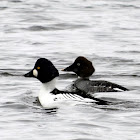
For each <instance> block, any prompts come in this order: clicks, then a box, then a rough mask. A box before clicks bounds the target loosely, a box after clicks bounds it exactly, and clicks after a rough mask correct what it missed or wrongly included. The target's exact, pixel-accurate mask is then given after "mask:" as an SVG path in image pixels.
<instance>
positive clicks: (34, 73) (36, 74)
mask: <svg viewBox="0 0 140 140" xmlns="http://www.w3.org/2000/svg"><path fill="white" fill-rule="evenodd" d="M33 75H34V76H35V77H37V76H38V71H37V70H36V69H34V70H33Z"/></svg>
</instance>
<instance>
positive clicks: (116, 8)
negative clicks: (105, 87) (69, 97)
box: [0, 0, 140, 140]
mask: <svg viewBox="0 0 140 140" xmlns="http://www.w3.org/2000/svg"><path fill="white" fill-rule="evenodd" d="M139 9H140V2H139V0H133V1H132V0H125V1H124V0H117V1H115V0H94V1H93V0H86V1H85V0H71V1H67V0H40V1H34V0H28V1H26V0H1V1H0V19H1V23H0V95H1V98H0V137H1V139H2V140H12V139H13V140H19V139H26V140H32V139H34V140H38V139H42V140H46V139H47V140H52V139H53V140H58V139H61V140H93V139H96V140H103V139H109V140H110V139H111V140H120V139H123V140H130V139H131V140H132V139H135V140H139V137H140V134H139V129H140V83H139V81H140V47H139V46H140V41H139V38H140V35H139V32H140V26H139V23H140V20H139V19H140V14H139V13H140V10H139ZM79 55H83V56H86V57H87V58H88V59H90V60H91V61H92V62H93V64H94V67H95V69H96V72H95V73H94V75H93V76H92V77H91V79H96V80H100V79H102V80H103V79H104V80H108V81H111V82H115V83H118V84H121V85H123V86H125V87H127V88H129V89H130V91H128V92H121V93H112V94H111V93H105V94H102V93H96V94H95V97H98V98H104V99H108V100H109V101H112V102H115V103H116V104H114V105H110V106H98V105H77V106H67V107H63V108H60V109H57V110H44V109H43V108H42V107H41V106H39V105H37V104H35V103H34V102H35V99H36V97H37V95H38V92H39V89H40V85H41V84H40V82H39V81H37V80H36V79H33V78H30V79H29V78H25V77H23V74H25V73H26V72H28V71H29V70H30V69H32V67H33V65H34V63H35V61H36V60H37V59H38V58H40V57H45V58H48V59H50V60H51V61H52V62H53V63H54V64H55V66H56V67H57V68H58V70H59V71H60V70H61V69H63V68H65V67H66V66H68V65H70V64H71V63H72V62H73V61H74V59H75V58H76V57H78V56H79ZM60 74H61V77H60V79H59V83H58V87H59V88H60V89H65V87H66V86H68V85H69V84H70V83H71V82H72V81H73V80H75V79H76V77H75V76H73V75H71V74H69V75H65V74H64V73H63V72H61V71H60Z"/></svg>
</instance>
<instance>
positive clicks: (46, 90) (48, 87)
mask: <svg viewBox="0 0 140 140" xmlns="http://www.w3.org/2000/svg"><path fill="white" fill-rule="evenodd" d="M56 79H57V78H54V79H53V80H51V81H50V82H47V83H42V88H41V90H40V94H51V93H50V92H51V91H53V90H54V89H55V84H56Z"/></svg>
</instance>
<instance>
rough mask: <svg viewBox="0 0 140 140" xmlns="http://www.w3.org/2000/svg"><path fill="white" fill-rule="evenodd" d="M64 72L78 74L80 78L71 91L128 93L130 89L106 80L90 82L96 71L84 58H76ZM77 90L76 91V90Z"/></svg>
mask: <svg viewBox="0 0 140 140" xmlns="http://www.w3.org/2000/svg"><path fill="white" fill-rule="evenodd" d="M63 71H71V72H74V73H76V74H77V75H78V76H79V77H80V78H78V79H77V80H76V81H75V82H74V84H73V85H72V87H71V88H70V89H71V90H72V89H74V90H76V89H78V90H81V91H84V92H91V93H95V92H117V91H127V90H128V89H127V88H125V87H123V86H121V85H118V84H115V83H111V82H108V81H104V80H93V81H91V80H89V76H91V75H92V74H93V72H94V71H95V69H94V67H93V65H92V63H91V62H90V61H89V60H87V59H86V58H85V57H83V56H79V57H78V58H76V60H75V61H74V63H73V64H72V65H70V66H68V67H67V68H65V69H63ZM75 88H76V89H75Z"/></svg>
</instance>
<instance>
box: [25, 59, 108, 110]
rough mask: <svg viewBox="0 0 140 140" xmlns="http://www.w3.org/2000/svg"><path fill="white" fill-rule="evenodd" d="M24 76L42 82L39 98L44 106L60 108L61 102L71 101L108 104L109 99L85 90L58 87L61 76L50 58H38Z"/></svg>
mask: <svg viewBox="0 0 140 140" xmlns="http://www.w3.org/2000/svg"><path fill="white" fill-rule="evenodd" d="M24 76H25V77H35V78H37V79H38V80H39V81H40V82H41V83H42V88H41V90H40V92H39V96H38V99H39V101H40V103H41V105H42V106H43V107H44V108H47V109H51V108H58V107H59V105H60V104H66V103H68V102H69V101H70V102H71V101H78V102H90V103H93V102H96V103H97V104H104V105H105V104H108V102H107V101H104V100H101V99H98V98H94V97H92V96H91V95H90V94H87V93H84V92H68V91H60V90H58V89H56V87H55V82H56V79H57V77H58V76H59V72H58V70H57V69H56V68H55V66H54V65H53V64H52V62H51V61H49V60H48V59H45V58H40V59H38V60H37V61H36V63H35V66H34V68H33V69H32V70H31V71H30V72H28V73H27V74H25V75H24Z"/></svg>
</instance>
